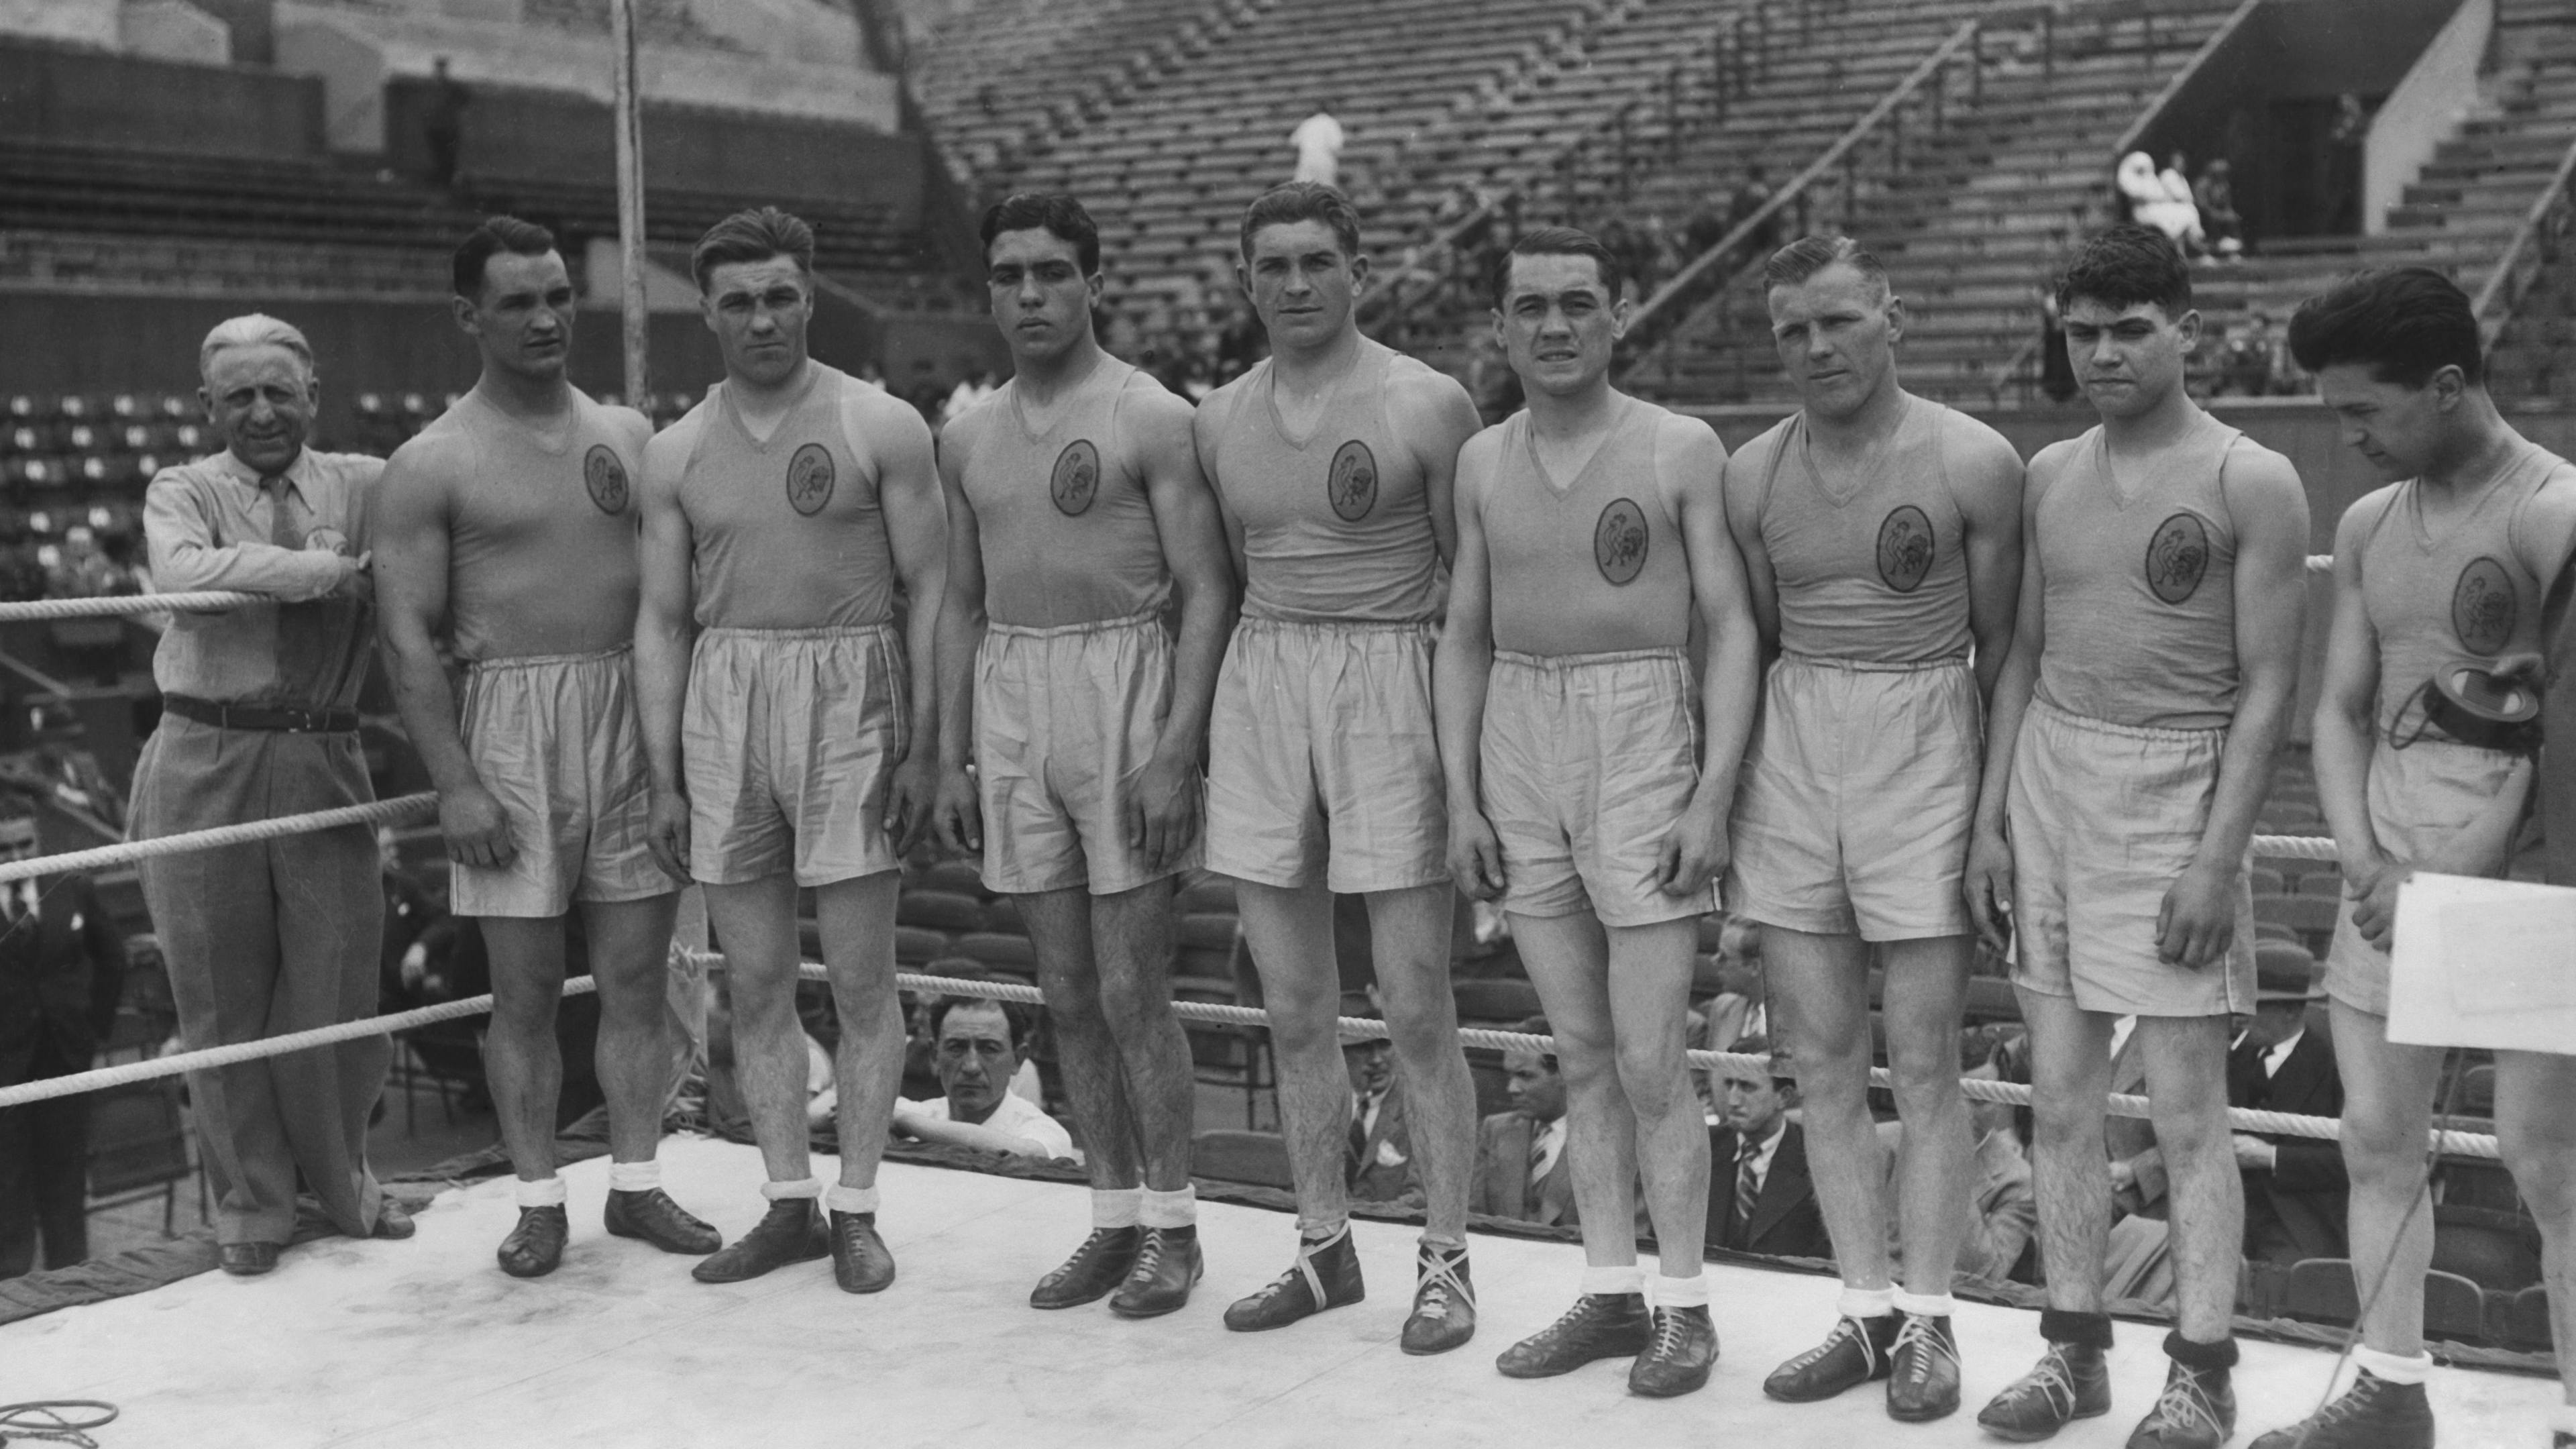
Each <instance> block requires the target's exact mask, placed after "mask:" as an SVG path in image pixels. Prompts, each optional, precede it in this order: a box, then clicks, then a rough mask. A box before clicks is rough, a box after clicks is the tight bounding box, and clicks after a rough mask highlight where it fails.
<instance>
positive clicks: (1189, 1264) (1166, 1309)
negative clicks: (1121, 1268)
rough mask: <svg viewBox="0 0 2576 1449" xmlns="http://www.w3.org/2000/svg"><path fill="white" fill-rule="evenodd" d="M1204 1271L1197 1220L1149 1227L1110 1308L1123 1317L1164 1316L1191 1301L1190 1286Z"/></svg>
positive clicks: (1110, 1299)
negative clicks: (1169, 1225) (1200, 1261)
mask: <svg viewBox="0 0 2576 1449" xmlns="http://www.w3.org/2000/svg"><path fill="white" fill-rule="evenodd" d="M1202 1271H1204V1270H1203V1269H1202V1267H1201V1265H1200V1263H1199V1230H1198V1227H1197V1225H1196V1224H1192V1225H1191V1226H1189V1227H1186V1228H1147V1229H1145V1234H1144V1237H1143V1238H1142V1239H1141V1240H1140V1241H1139V1242H1138V1243H1137V1245H1136V1261H1135V1262H1134V1263H1133V1264H1131V1265H1130V1266H1129V1267H1128V1269H1127V1281H1125V1282H1123V1283H1121V1284H1119V1285H1118V1291H1117V1292H1116V1293H1114V1294H1111V1295H1110V1298H1109V1311H1110V1312H1112V1313H1115V1314H1117V1315H1118V1316H1119V1317H1121V1318H1160V1317H1162V1316H1163V1315H1164V1314H1166V1313H1170V1312H1172V1311H1173V1310H1174V1309H1177V1308H1179V1307H1181V1306H1182V1305H1184V1304H1186V1303H1188V1302H1189V1301H1190V1289H1191V1288H1192V1287H1194V1286H1196V1285H1197V1283H1198V1281H1199V1274H1200V1273H1201V1272H1202Z"/></svg>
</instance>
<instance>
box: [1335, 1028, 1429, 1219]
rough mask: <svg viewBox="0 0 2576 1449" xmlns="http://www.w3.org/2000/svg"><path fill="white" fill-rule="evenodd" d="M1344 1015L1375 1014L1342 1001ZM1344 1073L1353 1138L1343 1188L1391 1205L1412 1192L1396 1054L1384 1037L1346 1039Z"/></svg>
mask: <svg viewBox="0 0 2576 1449" xmlns="http://www.w3.org/2000/svg"><path fill="white" fill-rule="evenodd" d="M1365 1000H1366V998H1362V999H1361V1002H1363V1003H1364V1002H1365ZM1342 1015H1344V1016H1365V1017H1368V1018H1370V1019H1371V1020H1375V1019H1377V1018H1378V1016H1379V1012H1378V1009H1377V1008H1376V1007H1374V1006H1368V1005H1364V1004H1361V1003H1355V1002H1353V1001H1351V1000H1350V999H1349V998H1347V997H1346V998H1344V1002H1343V1006H1342ZM1342 1069H1343V1070H1344V1071H1347V1072H1348V1073H1350V1078H1351V1132H1350V1141H1349V1150H1348V1151H1346V1152H1345V1153H1344V1154H1343V1157H1342V1179H1343V1182H1344V1183H1345V1185H1347V1186H1348V1187H1349V1188H1350V1193H1351V1196H1352V1197H1353V1198H1355V1199H1357V1200H1358V1201H1361V1202H1394V1201H1396V1200H1398V1199H1400V1198H1403V1197H1404V1196H1405V1195H1406V1194H1407V1193H1408V1192H1413V1191H1415V1188H1414V1183H1413V1136H1412V1134H1411V1133H1410V1132H1409V1131H1407V1130H1406V1127H1405V1121H1404V1094H1403V1093H1402V1092H1398V1091H1396V1090H1394V1088H1395V1048H1394V1047H1393V1045H1392V1044H1391V1043H1389V1042H1388V1041H1387V1039H1386V1038H1385V1037H1382V1036H1362V1037H1354V1036H1345V1037H1343V1038H1342Z"/></svg>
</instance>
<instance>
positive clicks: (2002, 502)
mask: <svg viewBox="0 0 2576 1449" xmlns="http://www.w3.org/2000/svg"><path fill="white" fill-rule="evenodd" d="M1953 425H1954V426H1956V425H1957V424H1956V422H1955V421H1954V423H1953ZM1969 426H1971V427H1973V428H1974V430H1975V438H1974V440H1973V442H1971V444H1970V446H1968V447H1966V448H1964V449H1962V450H1961V453H1962V454H1963V456H1962V457H1961V460H1960V461H1961V464H1962V466H1961V467H1960V469H1959V470H1958V472H1957V473H1955V474H1954V475H1953V477H1954V478H1955V480H1956V501H1957V502H1958V505H1959V522H1960V527H1961V538H1960V543H1961V546H1962V547H1963V548H1964V550H1965V551H1966V553H1967V562H1968V632H1969V633H1970V634H1971V635H1973V636H1974V637H1975V639H1976V641H1977V659H1976V670H1977V693H1978V694H1979V695H1980V696H1982V697H1983V698H1985V699H1986V700H1988V701H1989V702H1990V703H1991V701H1992V700H1993V699H1994V694H1995V681H1996V680H1998V679H2000V678H2002V677H2003V671H2004V660H2005V659H2006V658H2007V657H2009V656H2010V655H2011V653H2012V638H2013V624H2014V622H2015V621H2016V620H2017V619H2018V617H2019V615H2020V612H2021V582H2022V567H2021V549H2022V540H2021V495H2022V482H2023V473H2022V466H2021V456H2020V455H2019V454H2017V453H2015V452H2014V451H2013V450H2012V444H2010V443H2007V442H2005V441H2004V439H2003V435H2002V434H2000V433H1997V432H1995V431H1994V430H1993V429H1991V428H1989V427H1986V426H1985V425H1984V424H1982V423H1977V424H1971V425H1969ZM1961 430H1962V431H1966V429H1965V428H1962V429H1961Z"/></svg>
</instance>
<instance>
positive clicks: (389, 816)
mask: <svg viewBox="0 0 2576 1449" xmlns="http://www.w3.org/2000/svg"><path fill="white" fill-rule="evenodd" d="M437 813H438V795H437V793H436V792H435V791H430V790H423V791H421V792H420V793H419V794H416V795H397V796H395V797H394V798H392V799H390V800H370V801H368V802H367V803H366V804H364V805H342V806H339V807H337V808H334V809H330V810H310V811H306V812H305V813H303V814H301V815H280V816H276V817H274V818H273V819H268V820H245V821H243V822H241V823H240V824H238V825H218V826H215V827H214V828H212V829H209V830H190V831H185V832H183V833H181V834H178V835H160V836H155V837H153V838H152V839H150V840H124V841H119V842H117V843H116V844H114V845H101V846H95V847H92V848H91V849H88V850H73V851H66V852H64V853H63V854H61V855H40V856H35V857H32V858H30V859H27V860H12V861H0V885H7V884H9V883H11V882H13V881H22V880H32V879H34V878H35V877H37V876H40V875H61V874H63V873H64V872H67V871H75V870H99V869H103V868H105V867H107V866H113V865H126V864H129V863H131V862H134V861H138V860H149V859H151V858H153V857H155V856H162V855H185V854H187V853H188V852H190V851H192V850H214V849H216V848H218V847H221V846H226V845H247V844H250V843H251V842H253V841H259V840H276V839H280V838H281V837H284V836H289V835H306V834H311V833H314V832H318V831H324V830H338V829H340V828H341V827H343V826H348V825H394V824H400V823H402V822H404V821H409V820H426V819H428V818H429V817H431V816H433V815H435V814H437Z"/></svg>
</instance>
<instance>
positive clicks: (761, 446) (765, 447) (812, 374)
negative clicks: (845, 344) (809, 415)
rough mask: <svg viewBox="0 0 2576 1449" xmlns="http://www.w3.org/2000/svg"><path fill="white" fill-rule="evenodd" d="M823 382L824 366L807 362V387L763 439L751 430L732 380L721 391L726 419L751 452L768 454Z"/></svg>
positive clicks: (787, 407) (781, 414) (800, 391)
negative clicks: (789, 421)
mask: <svg viewBox="0 0 2576 1449" xmlns="http://www.w3.org/2000/svg"><path fill="white" fill-rule="evenodd" d="M822 381H823V364H821V363H819V362H814V361H811V360H809V361H807V362H806V364H805V385H804V386H803V387H800V388H798V389H797V390H796V396H795V397H793V398H790V399H789V400H788V403H787V406H786V407H785V408H784V409H782V410H781V411H780V412H779V414H778V421H777V423H776V424H775V425H773V426H772V427H771V428H770V430H769V436H768V437H766V438H764V437H761V436H760V435H758V434H756V433H754V432H753V431H752V430H751V419H749V418H747V417H744V416H743V412H742V401H741V399H739V398H737V397H735V396H734V385H733V383H732V382H731V381H730V380H728V381H727V382H726V383H725V385H724V387H723V389H722V390H721V395H722V396H723V398H724V410H725V417H726V418H727V419H729V420H730V421H731V422H732V423H733V430H734V431H735V432H737V433H740V434H742V440H743V441H744V442H746V443H749V444H750V445H751V450H752V451H753V452H755V453H766V452H768V451H769V445H770V444H772V443H775V442H777V441H778V435H779V434H781V433H784V432H786V431H787V420H788V419H789V418H792V417H794V416H796V410H797V409H798V408H801V407H803V406H805V400H806V399H807V398H810V397H812V396H813V395H814V389H815V388H816V387H817V386H819V385H820V384H821V383H822Z"/></svg>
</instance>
